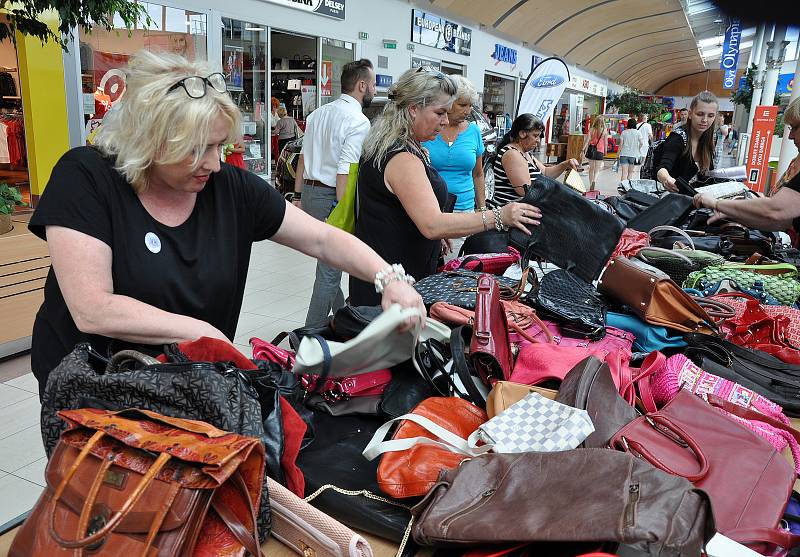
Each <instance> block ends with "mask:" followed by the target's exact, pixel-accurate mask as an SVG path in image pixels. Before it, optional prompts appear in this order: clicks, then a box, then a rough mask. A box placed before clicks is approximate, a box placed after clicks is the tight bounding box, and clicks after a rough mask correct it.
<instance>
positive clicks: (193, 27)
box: [78, 3, 208, 143]
mask: <svg viewBox="0 0 800 557" xmlns="http://www.w3.org/2000/svg"><path fill="white" fill-rule="evenodd" d="M142 5H143V6H144V7H145V8H146V9H147V13H148V14H149V15H150V18H151V19H152V23H151V24H150V25H149V27H148V28H147V29H144V28H136V29H133V30H131V32H130V34H129V33H128V31H127V29H125V25H124V23H123V22H122V20H121V19H120V18H119V16H117V17H115V19H114V26H115V29H114V30H112V31H107V30H106V29H103V28H101V27H97V26H95V27H94V28H93V29H91V32H88V33H87V32H86V31H85V30H84V29H83V28H80V30H79V36H78V38H79V41H80V61H81V92H82V107H83V117H84V123H85V125H86V141H87V143H91V142H92V139H93V137H94V134H95V133H96V131H97V128H99V126H100V125H101V124H102V122H103V117H104V116H105V114H106V113H107V112H108V111H109V109H111V107H113V106H114V103H116V102H117V101H119V100H120V99H121V98H122V97H123V95H124V94H125V74H124V73H123V69H124V68H125V66H126V65H127V63H128V59H129V58H130V57H131V56H132V55H134V54H135V53H136V52H138V51H139V50H149V51H156V52H173V53H175V54H180V55H181V56H185V57H187V58H188V59H190V60H207V59H208V41H207V24H208V22H207V18H206V15H205V14H203V13H199V12H193V11H190V10H181V9H177V8H170V7H167V6H162V5H159V4H153V3H143V4H142Z"/></svg>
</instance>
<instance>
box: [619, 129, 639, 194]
mask: <svg viewBox="0 0 800 557" xmlns="http://www.w3.org/2000/svg"><path fill="white" fill-rule="evenodd" d="M644 144H645V143H644V140H643V139H642V135H641V134H640V133H639V130H637V129H636V120H634V119H633V118H630V119H629V120H628V123H627V125H626V129H625V130H623V132H622V134H621V138H620V144H619V171H620V177H619V179H620V180H631V179H632V178H633V170H634V169H635V168H636V162H637V160H638V159H639V156H640V154H641V152H642V146H643V145H644Z"/></svg>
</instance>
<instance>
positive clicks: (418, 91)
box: [363, 69, 458, 169]
mask: <svg viewBox="0 0 800 557" xmlns="http://www.w3.org/2000/svg"><path fill="white" fill-rule="evenodd" d="M457 91H458V85H456V82H455V81H453V79H452V78H451V77H450V76H448V75H445V74H443V73H441V72H436V71H428V70H422V71H420V70H419V69H416V70H414V69H411V70H408V71H406V72H405V73H403V75H401V76H400V79H398V80H397V83H395V84H394V85H392V87H391V88H390V89H389V102H388V103H386V107H384V109H383V114H381V115H380V116H379V117H378V118H377V119H376V120H375V122H374V123H373V124H372V128H371V129H370V130H369V134H368V135H367V138H366V139H365V140H364V151H363V155H364V158H365V159H375V166H376V167H377V168H378V169H380V168H381V165H382V163H383V159H384V157H385V156H386V154H387V153H388V152H389V150H390V149H392V148H393V147H395V146H397V145H402V144H404V143H406V142H408V141H412V142H413V143H415V144H416V145H419V141H417V139H416V138H415V137H414V128H413V123H412V121H411V114H410V113H409V111H408V109H409V108H410V107H411V106H418V107H420V108H424V107H425V106H427V105H430V104H433V103H439V102H442V104H444V105H445V106H447V107H448V108H449V107H450V105H451V104H452V102H453V99H454V98H455V95H456V92H457Z"/></svg>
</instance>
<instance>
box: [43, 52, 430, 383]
mask: <svg viewBox="0 0 800 557" xmlns="http://www.w3.org/2000/svg"><path fill="white" fill-rule="evenodd" d="M125 73H126V76H127V78H126V87H127V88H126V91H125V97H124V99H122V100H121V101H120V102H119V104H118V105H117V107H116V108H115V111H116V112H115V117H114V118H113V119H106V121H105V123H104V125H103V128H102V131H101V132H100V133H99V134H98V137H97V143H96V144H95V146H94V147H77V148H75V149H72V150H71V151H69V152H68V153H66V154H65V155H64V156H63V157H61V159H60V160H59V161H58V163H57V164H56V165H55V168H54V169H53V172H52V174H51V176H50V181H49V182H48V185H47V188H46V190H45V192H44V194H43V195H42V197H41V200H40V202H39V206H38V207H37V208H36V212H35V213H34V214H33V217H32V218H31V221H30V229H31V232H33V233H34V234H36V235H37V236H39V237H40V238H42V239H46V240H47V244H48V246H47V247H48V249H49V251H50V256H51V262H52V267H51V269H50V271H49V273H48V277H47V282H46V283H45V288H44V303H43V304H42V306H41V309H40V310H39V312H38V314H37V316H36V322H35V323H34V327H33V338H32V346H31V368H32V370H33V373H34V375H35V376H36V378H37V380H38V381H39V389H40V393H41V392H42V391H43V389H44V386H45V384H46V381H47V376H48V374H49V373H50V371H51V370H52V369H53V368H54V367H55V366H56V365H58V363H59V362H60V361H61V360H62V358H63V357H64V356H66V355H67V354H68V353H69V352H70V351H72V350H73V348H74V347H75V345H76V344H78V343H80V342H89V343H91V346H92V347H93V348H94V349H95V350H96V351H98V352H100V353H101V354H106V353H108V352H109V351H110V350H118V349H121V348H123V347H126V346H127V347H130V346H131V345H135V346H136V347H137V348H138V349H144V350H146V351H147V350H148V348H149V350H150V351H152V352H154V353H156V354H157V353H161V352H162V351H163V345H165V344H169V343H173V342H182V341H185V340H193V339H197V338H199V337H203V336H207V337H213V338H219V339H226V340H228V341H231V339H233V338H234V335H235V333H236V326H237V322H238V319H239V311H240V308H241V305H242V298H243V296H244V288H245V281H246V280H247V270H248V266H249V260H250V251H251V247H252V244H253V242H256V241H260V240H265V239H267V238H271V239H272V240H273V241H275V242H278V243H281V244H283V245H286V246H288V247H291V248H295V249H298V250H300V251H302V252H303V253H305V254H307V255H309V256H311V257H315V258H318V259H320V260H321V261H325V262H326V263H328V264H330V265H333V266H336V267H340V268H342V269H345V270H346V271H347V272H349V273H351V274H352V275H354V276H357V277H359V278H361V279H363V280H365V281H370V284H372V281H374V279H376V278H378V279H381V278H382V279H383V280H382V281H381V282H382V286H383V296H382V298H381V297H380V296H379V297H378V299H379V303H380V302H382V303H383V305H384V307H388V306H389V305H390V304H391V303H394V302H396V303H399V304H400V305H401V306H404V307H416V308H419V310H420V311H421V312H424V311H425V308H424V307H423V305H422V299H421V298H420V296H419V295H418V294H417V293H416V292H415V291H414V289H413V288H412V287H411V286H410V285H409V284H407V283H406V282H404V280H403V279H404V274H403V273H401V272H395V271H392V272H390V271H388V270H387V268H389V269H390V267H389V266H388V264H387V262H386V261H384V260H383V259H381V258H380V257H379V256H378V255H377V254H376V253H375V252H374V251H373V250H371V249H370V248H368V247H367V246H366V245H364V244H363V243H362V242H360V241H359V240H358V239H356V238H355V237H354V236H353V235H351V234H347V233H345V232H343V231H341V230H339V229H337V228H334V227H332V226H328V225H326V224H324V223H321V222H319V221H318V220H315V219H313V218H311V217H310V216H309V215H307V214H306V213H304V212H302V211H300V210H298V209H297V208H295V207H293V206H291V205H289V204H287V203H286V202H285V201H284V200H283V199H282V198H281V196H280V194H279V193H278V192H277V190H276V189H275V188H273V187H271V186H270V185H269V184H268V183H267V182H265V181H263V180H262V179H260V178H259V177H258V176H256V175H255V174H253V173H251V172H245V171H243V170H241V169H239V168H235V167H233V166H230V165H228V164H221V163H220V151H221V149H222V148H223V146H224V145H225V144H227V143H235V142H236V141H238V139H239V137H238V135H239V133H240V131H241V127H240V125H241V124H240V118H241V114H240V112H239V109H238V107H237V106H236V105H235V104H234V103H233V101H232V100H231V98H230V96H229V95H228V94H227V92H226V84H225V77H224V76H223V75H222V74H221V73H215V72H214V70H213V69H212V68H211V67H210V65H209V64H207V63H206V62H189V61H187V60H186V59H185V58H183V57H181V56H178V55H174V54H165V53H159V54H155V53H151V52H147V51H142V52H139V53H138V54H137V55H136V56H135V57H133V58H131V60H130V65H129V66H128V68H126V71H125ZM132 129H135V130H136V133H131V130H132ZM392 263H395V261H392Z"/></svg>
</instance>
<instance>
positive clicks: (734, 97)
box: [731, 64, 781, 110]
mask: <svg viewBox="0 0 800 557" xmlns="http://www.w3.org/2000/svg"><path fill="white" fill-rule="evenodd" d="M756 70H758V67H757V66H756V65H755V64H752V65H751V66H750V67H749V68H747V70H746V71H745V72H744V85H742V86H741V87H738V88H737V89H736V90H735V91H734V92H733V93H731V101H733V104H740V105H742V106H743V107H745V109H746V110H750V104H751V103H752V102H753V81H754V78H755V75H756ZM762 104H763V100H762ZM773 104H774V105H775V106H780V104H781V99H780V97H779V96H778V95H775V99H774V101H773Z"/></svg>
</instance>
